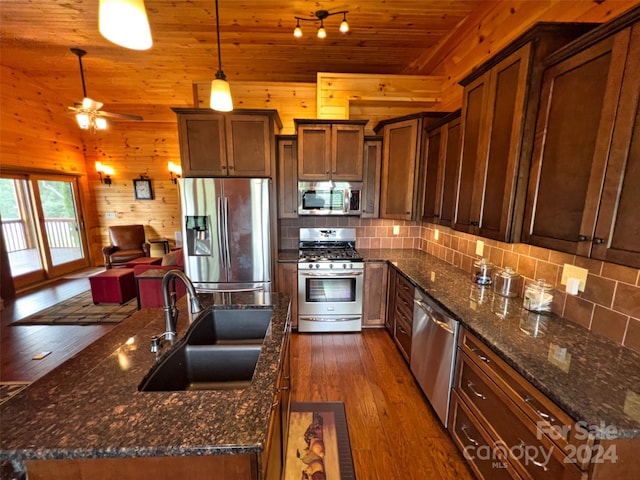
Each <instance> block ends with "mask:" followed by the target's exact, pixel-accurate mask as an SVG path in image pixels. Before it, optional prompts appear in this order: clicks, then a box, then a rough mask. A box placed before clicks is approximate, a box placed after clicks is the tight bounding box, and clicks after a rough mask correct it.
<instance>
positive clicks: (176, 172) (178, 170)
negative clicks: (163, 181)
mask: <svg viewBox="0 0 640 480" xmlns="http://www.w3.org/2000/svg"><path fill="white" fill-rule="evenodd" d="M167 167H168V168H169V178H171V183H173V184H174V185H175V184H176V183H178V179H179V178H180V177H181V176H182V167H181V166H180V165H177V164H175V163H173V162H169V164H168V165H167Z"/></svg>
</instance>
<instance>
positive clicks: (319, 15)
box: [293, 10, 349, 38]
mask: <svg viewBox="0 0 640 480" xmlns="http://www.w3.org/2000/svg"><path fill="white" fill-rule="evenodd" d="M347 13H349V11H348V10H343V11H341V12H334V13H329V12H327V11H326V10H318V11H317V12H315V14H314V15H315V16H316V18H303V17H294V18H295V19H296V20H297V23H296V28H295V30H294V31H293V36H294V37H296V38H300V37H302V29H301V28H300V22H301V21H303V22H317V21H318V20H319V21H320V28H318V32H317V36H318V38H326V36H327V31H326V30H325V29H324V19H325V18H327V17H330V16H332V15H340V14H342V22H341V23H340V31H341V32H342V33H347V32H348V31H349V24H348V23H347Z"/></svg>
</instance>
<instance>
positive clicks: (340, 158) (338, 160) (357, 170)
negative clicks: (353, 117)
mask: <svg viewBox="0 0 640 480" xmlns="http://www.w3.org/2000/svg"><path fill="white" fill-rule="evenodd" d="M363 151H364V125H342V124H337V125H332V126H331V178H332V179H333V180H344V181H358V182H360V181H362V162H363Z"/></svg>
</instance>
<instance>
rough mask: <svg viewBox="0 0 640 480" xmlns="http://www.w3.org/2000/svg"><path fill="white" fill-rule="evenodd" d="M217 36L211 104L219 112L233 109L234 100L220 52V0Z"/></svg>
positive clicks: (217, 15) (217, 16)
mask: <svg viewBox="0 0 640 480" xmlns="http://www.w3.org/2000/svg"><path fill="white" fill-rule="evenodd" d="M216 36H217V38H218V71H217V72H216V78H215V80H214V81H213V82H211V98H210V100H209V106H210V107H211V109H212V110H217V111H219V112H230V111H231V110H233V100H232V99H231V89H230V88H229V83H228V82H227V77H226V76H225V74H224V72H223V71H222V55H221V54H220V14H219V13H218V0H216Z"/></svg>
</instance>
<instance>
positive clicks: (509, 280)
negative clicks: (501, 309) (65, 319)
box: [493, 267, 522, 298]
mask: <svg viewBox="0 0 640 480" xmlns="http://www.w3.org/2000/svg"><path fill="white" fill-rule="evenodd" d="M521 288H522V276H520V274H519V273H518V272H516V271H515V270H514V269H513V268H511V267H507V268H505V269H504V270H502V271H501V272H498V273H496V276H495V278H494V280H493V291H494V292H495V293H497V294H498V295H502V296H503V297H510V298H513V297H517V296H518V294H519V293H520V291H521Z"/></svg>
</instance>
